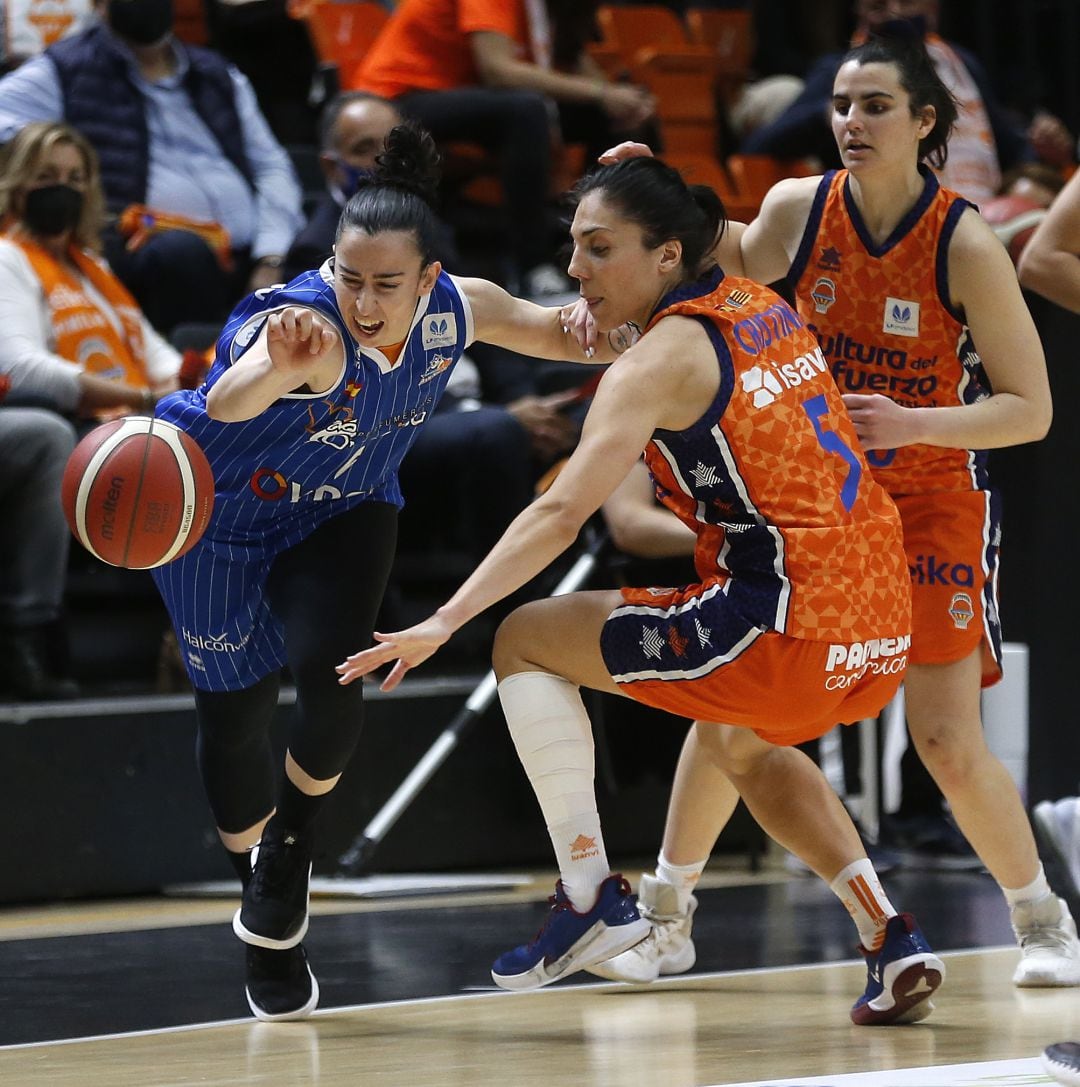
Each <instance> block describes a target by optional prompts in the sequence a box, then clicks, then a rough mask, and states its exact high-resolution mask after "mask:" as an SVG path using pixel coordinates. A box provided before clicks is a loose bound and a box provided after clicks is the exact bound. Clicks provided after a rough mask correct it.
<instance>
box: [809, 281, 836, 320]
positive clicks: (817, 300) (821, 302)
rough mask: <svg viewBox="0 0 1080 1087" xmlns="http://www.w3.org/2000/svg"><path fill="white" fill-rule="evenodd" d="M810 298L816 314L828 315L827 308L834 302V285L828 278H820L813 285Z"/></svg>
mask: <svg viewBox="0 0 1080 1087" xmlns="http://www.w3.org/2000/svg"><path fill="white" fill-rule="evenodd" d="M810 297H811V298H812V299H813V300H814V309H815V310H817V312H818V313H828V312H829V307H830V306H831V305H832V304H833V303H834V302H835V301H836V284H835V283H834V282H833V281H832V280H831V279H829V277H828V276H821V277H819V279H818V281H817V282H816V283H815V284H814V289H813V290H812V291H811V292H810Z"/></svg>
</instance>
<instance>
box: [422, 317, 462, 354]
mask: <svg viewBox="0 0 1080 1087" xmlns="http://www.w3.org/2000/svg"><path fill="white" fill-rule="evenodd" d="M421 343H422V344H423V347H424V350H425V351H430V350H432V348H435V347H453V346H454V344H455V343H457V318H456V317H455V316H454V315H453V314H452V313H430V314H428V316H427V317H425V318H424V320H423V332H422V334H421Z"/></svg>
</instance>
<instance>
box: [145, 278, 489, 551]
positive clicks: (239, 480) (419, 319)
mask: <svg viewBox="0 0 1080 1087" xmlns="http://www.w3.org/2000/svg"><path fill="white" fill-rule="evenodd" d="M294 305H295V306H306V307H309V308H311V309H314V310H317V311H318V312H319V313H320V314H322V315H323V316H325V317H327V318H328V319H329V320H331V321H332V322H333V323H334V326H335V327H336V328H337V330H338V332H339V333H340V335H341V337H342V342H343V343H344V345H345V359H344V365H343V367H342V372H341V376H340V378H339V380H338V381H337V383H336V384H335V385H334V387H333V388H332V389H330V390H329V391H327V392H325V393H319V394H311V393H299V392H298V393H291V394H289V395H287V396H284V397H282V398H281V399H280V400H277V401H276V402H275V403H273V404H271V405H270V407H269V408H267V409H266V411H264V412H262V413H261V414H260V415H258V416H256V417H255V418H254V419H248V420H245V421H243V422H236V423H222V422H217V421H215V420H213V419H211V418H209V416H208V415H207V413H206V396H207V393H208V392H209V390H210V389H211V388H213V386H214V384H215V383H216V382H217V381H218V380H219V379H220V378H221V376H222V375H223V374H224V373H226V372H227V370H228V368H229V367H230V366H231V365H232V363H233V362H235V361H236V360H237V359H238V358H239V357H240V356H241V355H242V354H243V353H244V351H245V350H247V348H248V347H250V345H251V344H252V343H253V342H254V341H255V339H256V338H257V336H258V334H259V331H260V329H261V328H262V326H263V324H264V322H265V321H266V318H267V316H268V315H269V314H270V313H272V312H274V311H275V310H280V309H282V308H284V307H286V306H294ZM472 332H473V330H472V312H471V309H470V307H469V304H468V302H467V300H466V299H465V298H464V297H463V296H462V294H461V292H460V291H459V290H458V287H457V284H456V283H455V282H454V280H453V279H452V278H451V277H450V276H448V275H447V274H446V273H445V272H444V273H442V274H441V275H440V276H439V278H438V280H437V281H436V283H435V286H434V288H433V289H432V291H431V293H430V294H429V295H427V296H425V297H423V298H421V299H420V301H419V303H418V305H417V309H416V314H415V315H414V318H413V324H412V327H411V329H410V331H409V335H408V338H407V340H406V344H405V347H404V348H403V349H402V351H401V354H400V356H399V358H398V361H397V363H395V364H393V365H391V364H390V363H389V361H388V360H387V359H386V357H385V356H384V355H383V354H382V353H381V352H380V351H378V350H375V349H370V348H362V347H360V346H359V345H358V344H357V342H356V340H355V339H354V338H353V337H352V335H351V334H350V332H349V330H348V328H347V326H346V324H345V321H344V320H343V319H342V316H341V312H340V310H339V309H338V305H337V301H336V299H335V297H334V292H333V286H332V271H331V269H330V263H329V262H327V263H326V264H324V265H323V267H322V268H320V269H318V270H316V271H311V272H305V273H304V274H303V275H301V276H299V277H298V278H296V279H294V280H293V281H292V282H291V283H289V284H286V285H283V286H280V287H272V288H269V289H268V290H263V291H257V292H256V293H255V294H253V295H251V296H249V297H248V298H246V299H245V300H244V301H243V302H241V303H240V305H239V306H238V307H237V308H236V309H235V310H234V311H233V313H232V315H231V316H230V318H229V320H228V322H227V324H226V326H225V329H224V331H223V333H222V335H221V338H220V339H219V341H218V344H217V354H216V358H215V360H214V364H213V366H212V367H211V369H210V373H209V375H208V376H207V379H206V382H205V383H204V384H203V385H202V386H201V387H200V388H199V389H196V390H195V391H185V392H179V393H175V394H173V395H171V396H169V397H167V398H166V399H165V400H163V401H162V402H161V403H160V404H159V405H158V410H157V414H158V416H159V417H160V418H162V419H166V420H167V421H169V422H171V423H175V424H176V425H177V426H179V427H180V428H181V429H183V430H185V431H187V432H188V433H189V434H190V435H191V436H192V437H193V438H194V439H195V440H196V441H197V442H198V443H199V445H200V446H201V447H202V449H203V451H204V452H205V453H206V456H207V459H208V460H209V461H210V466H211V468H212V469H213V472H214V480H215V502H214V514H213V519H212V521H211V523H210V525H209V527H208V528H207V531H206V534H205V536H204V540H203V542H201V543H200V545H199V547H203V546H204V545H205V546H208V547H210V548H212V549H213V550H214V551H216V552H219V553H222V554H232V553H233V552H234V550H235V549H239V552H241V553H244V554H250V553H251V551H253V550H259V549H263V550H266V551H269V552H271V553H273V552H276V551H278V550H280V549H281V548H284V547H290V546H292V545H294V544H295V543H297V542H299V541H300V540H301V539H303V538H304V537H305V536H306V535H308V533H310V532H311V531H312V530H313V529H314V528H315V527H316V526H317V525H319V524H321V523H322V522H323V521H324V520H325V519H326V518H327V517H330V516H333V515H334V514H335V513H340V512H342V511H344V510H346V509H349V508H351V507H352V506H354V505H356V504H357V503H360V502H364V501H379V502H389V503H392V504H394V505H398V506H400V505H401V504H402V496H401V491H400V488H399V486H398V478H397V473H398V468H399V466H400V464H401V460H402V458H403V457H404V456H405V454H406V452H408V450H409V447H410V446H411V445H412V443H413V441H414V440H415V438H416V436H417V434H418V433H419V428H420V426H421V425H422V424H423V423H424V421H425V420H426V419H427V418H428V417H429V416H430V415H431V413H432V412H433V411H434V409H435V405H436V404H437V403H438V401H439V398H440V397H441V396H442V393H443V390H444V389H445V387H446V383H447V381H448V380H449V377H450V373H451V371H452V369H453V366H454V363H455V362H456V361H457V360H458V358H460V356H461V354H462V351H463V350H464V349H465V347H466V345H467V344H468V343H470V342H471V340H472ZM234 557H239V555H238V554H237V555H235V556H234Z"/></svg>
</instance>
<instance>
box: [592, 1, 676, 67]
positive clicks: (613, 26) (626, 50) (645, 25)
mask: <svg viewBox="0 0 1080 1087" xmlns="http://www.w3.org/2000/svg"><path fill="white" fill-rule="evenodd" d="M596 20H597V23H598V25H599V27H600V33H601V35H602V36H603V44H604V45H606V46H610V47H612V48H615V49H617V50H618V51H619V52H620V53H621V54H622V55H623V56H624V57H630V56H632V55H633V54H634V53H636V52H637V51H638V50H639V49H663V48H665V47H668V46H675V47H678V46H682V45H688V44H689V38H688V37H687V36H686V27H684V26H683V24H682V20H681V19H680V18H679V17H678V15H676V14H675V12H674V11H672V10H671V8H665V7H660V6H659V5H657V6H655V7H654V6H651V5H648V4H635V5H633V6H632V7H616V6H614V5H610V4H604V5H602V6H601V7H600V8H599V9H598V10H597V12H596Z"/></svg>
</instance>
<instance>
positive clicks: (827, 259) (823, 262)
mask: <svg viewBox="0 0 1080 1087" xmlns="http://www.w3.org/2000/svg"><path fill="white" fill-rule="evenodd" d="M817 266H818V267H819V268H820V269H821V270H822V271H824V272H839V271H840V250H839V249H835V248H834V247H833V246H831V245H829V246H826V247H825V248H824V249H822V251H821V256H820V257H818V262H817Z"/></svg>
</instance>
